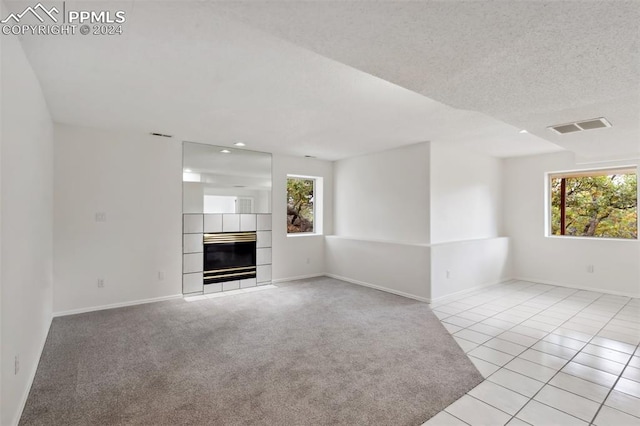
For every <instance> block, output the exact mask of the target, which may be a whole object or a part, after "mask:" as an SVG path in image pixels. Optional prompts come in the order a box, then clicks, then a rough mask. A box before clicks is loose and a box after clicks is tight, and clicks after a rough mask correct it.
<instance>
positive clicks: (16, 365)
mask: <svg viewBox="0 0 640 426" xmlns="http://www.w3.org/2000/svg"><path fill="white" fill-rule="evenodd" d="M19 371H20V355H16V357H15V359H14V366H13V374H14V375H15V374H18V372H19Z"/></svg>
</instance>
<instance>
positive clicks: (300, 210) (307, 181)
mask: <svg viewBox="0 0 640 426" xmlns="http://www.w3.org/2000/svg"><path fill="white" fill-rule="evenodd" d="M315 186H316V180H315V179H313V178H306V177H288V178H287V233H289V234H296V233H304V232H306V233H313V232H315V230H314V221H315V212H314V198H315V189H316V188H315Z"/></svg>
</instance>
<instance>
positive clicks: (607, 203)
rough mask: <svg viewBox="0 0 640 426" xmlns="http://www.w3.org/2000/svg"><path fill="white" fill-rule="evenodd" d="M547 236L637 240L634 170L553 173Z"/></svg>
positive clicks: (550, 179) (636, 200)
mask: <svg viewBox="0 0 640 426" xmlns="http://www.w3.org/2000/svg"><path fill="white" fill-rule="evenodd" d="M549 185H550V192H551V211H550V221H551V226H550V232H551V235H557V236H572V237H595V238H623V239H637V238H638V177H637V172H636V169H635V167H627V168H619V169H605V170H587V171H582V172H566V173H553V174H550V175H549Z"/></svg>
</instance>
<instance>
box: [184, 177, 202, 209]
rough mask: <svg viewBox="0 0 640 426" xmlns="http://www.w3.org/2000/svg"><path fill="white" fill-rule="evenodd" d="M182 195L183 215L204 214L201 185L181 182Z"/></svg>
mask: <svg viewBox="0 0 640 426" xmlns="http://www.w3.org/2000/svg"><path fill="white" fill-rule="evenodd" d="M182 194H183V197H182V211H183V212H184V213H204V184H203V183H200V182H183V183H182Z"/></svg>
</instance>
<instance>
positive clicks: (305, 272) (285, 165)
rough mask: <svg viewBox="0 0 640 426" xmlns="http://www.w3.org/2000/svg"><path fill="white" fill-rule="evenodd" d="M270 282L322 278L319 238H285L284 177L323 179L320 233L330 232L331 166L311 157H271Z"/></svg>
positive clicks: (322, 248) (285, 202) (323, 266)
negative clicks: (313, 277) (271, 280)
mask: <svg viewBox="0 0 640 426" xmlns="http://www.w3.org/2000/svg"><path fill="white" fill-rule="evenodd" d="M272 169H273V180H272V182H273V188H272V195H271V196H272V200H273V204H272V210H273V211H272V215H273V216H272V217H273V219H272V220H273V222H272V223H273V225H272V226H273V230H272V244H273V247H272V250H273V251H272V261H273V270H272V279H273V281H274V282H278V281H286V280H290V279H295V278H304V277H310V276H318V275H323V274H324V273H325V258H324V256H325V250H324V244H325V240H324V236H323V235H295V236H287V175H302V176H316V177H321V178H323V187H324V188H323V192H324V196H323V200H322V203H321V204H322V205H321V206H320V205H317V208H319V209H320V210H321V211H322V216H323V228H322V229H323V234H325V235H326V234H330V233H331V232H333V214H332V212H333V163H331V162H329V161H323V160H316V159H312V158H300V157H290V156H286V155H279V154H274V155H273V163H272Z"/></svg>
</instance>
